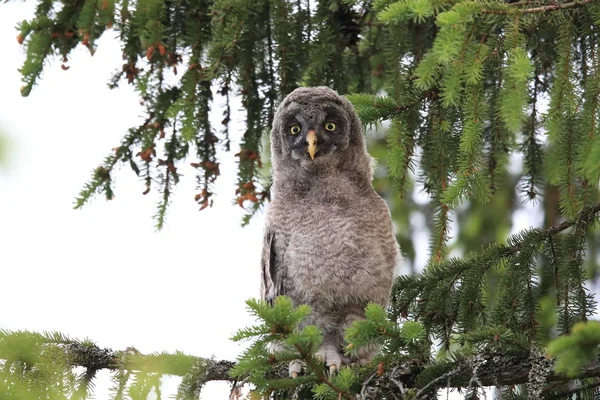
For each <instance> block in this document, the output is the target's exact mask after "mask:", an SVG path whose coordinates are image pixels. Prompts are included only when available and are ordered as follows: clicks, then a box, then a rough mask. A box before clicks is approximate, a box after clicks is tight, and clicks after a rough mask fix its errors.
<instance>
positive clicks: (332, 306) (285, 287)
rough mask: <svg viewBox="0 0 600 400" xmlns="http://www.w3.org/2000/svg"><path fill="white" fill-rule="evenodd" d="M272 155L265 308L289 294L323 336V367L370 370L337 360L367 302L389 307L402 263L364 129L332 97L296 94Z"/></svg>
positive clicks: (276, 130)
mask: <svg viewBox="0 0 600 400" xmlns="http://www.w3.org/2000/svg"><path fill="white" fill-rule="evenodd" d="M327 121H334V122H335V124H336V126H337V129H336V131H335V132H327V131H325V129H324V128H323V126H324V124H325V123H326V122H327ZM290 124H300V125H301V126H302V132H301V133H300V135H298V136H295V135H290V133H289V132H288V129H289V125H290ZM308 130H315V131H316V133H317V136H318V138H319V146H321V147H320V148H321V149H322V151H321V153H319V152H317V154H316V157H315V158H314V160H312V159H311V158H310V157H309V156H308V155H307V154H305V153H304V152H305V150H303V149H302V145H303V143H302V141H303V140H304V139H303V137H302V136H301V135H306V132H307V131H308ZM271 148H272V161H273V163H272V164H273V197H272V202H271V204H270V206H269V209H268V212H267V221H266V227H265V245H264V246H265V249H264V252H263V262H262V265H263V298H265V299H267V300H272V299H273V298H274V297H275V296H278V295H282V294H285V295H287V296H289V297H291V299H292V300H293V302H294V303H295V304H296V305H299V304H308V305H310V306H311V307H312V309H313V313H312V315H311V317H310V318H309V320H308V321H306V323H307V324H315V325H317V326H319V327H320V328H321V329H322V330H323V331H324V342H323V346H322V354H323V355H324V356H323V358H324V361H325V362H326V364H327V365H329V366H331V365H333V366H334V367H339V366H340V365H339V363H340V362H341V360H342V361H344V362H348V361H360V362H365V361H368V360H369V359H370V358H371V357H372V355H373V354H372V353H373V352H370V353H368V354H363V355H362V356H359V358H358V359H357V360H348V359H346V358H345V357H343V356H341V354H340V345H341V344H342V341H343V334H344V330H345V329H346V328H347V327H348V326H349V325H350V324H351V323H352V322H353V321H355V320H357V319H360V318H364V308H365V306H366V305H367V304H368V303H369V302H375V303H378V304H381V305H383V306H387V305H388V302H389V296H390V290H391V286H392V281H393V278H394V273H395V272H396V270H397V266H398V264H399V262H400V261H401V256H400V250H399V247H398V244H397V242H396V239H395V236H394V232H393V227H392V221H391V217H390V212H389V209H388V207H387V205H386V203H385V201H384V200H383V199H382V198H381V197H380V196H379V195H378V194H377V193H376V192H375V190H374V189H373V187H372V184H371V181H372V165H373V161H372V159H371V157H370V156H369V155H368V153H367V150H366V144H365V138H364V133H363V130H362V124H361V123H360V120H359V119H358V117H357V115H356V112H355V111H354V109H353V107H352V105H351V104H350V102H348V101H347V100H346V99H345V98H343V97H341V96H339V95H338V94H337V93H335V92H334V91H333V90H331V89H329V88H324V87H318V88H299V89H296V90H295V91H294V92H292V93H291V94H290V95H288V96H287V97H286V98H285V99H284V100H283V101H282V103H281V105H280V106H279V109H278V110H277V113H276V115H275V122H274V124H273V130H272V132H271ZM336 364H337V365H336ZM291 369H292V368H291Z"/></svg>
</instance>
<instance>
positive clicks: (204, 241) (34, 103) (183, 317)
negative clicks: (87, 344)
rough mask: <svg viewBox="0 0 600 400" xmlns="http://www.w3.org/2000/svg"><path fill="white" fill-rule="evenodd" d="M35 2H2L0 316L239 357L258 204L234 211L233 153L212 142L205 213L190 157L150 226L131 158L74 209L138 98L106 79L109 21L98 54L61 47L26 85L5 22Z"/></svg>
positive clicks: (104, 340)
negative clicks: (105, 191) (161, 218)
mask: <svg viewBox="0 0 600 400" xmlns="http://www.w3.org/2000/svg"><path fill="white" fill-rule="evenodd" d="M34 5H35V4H34V3H32V2H27V3H22V2H19V3H9V4H1V5H0V45H1V48H2V56H1V60H0V131H2V132H4V133H5V134H6V135H7V136H8V137H9V140H10V143H11V145H10V149H9V156H10V157H9V166H8V169H3V170H0V193H1V195H0V226H1V228H0V243H2V250H1V253H0V254H1V257H2V259H1V261H0V262H1V265H2V267H1V270H2V282H3V285H2V289H1V290H0V303H1V304H3V307H2V311H1V312H0V328H4V329H12V330H17V329H29V330H35V331H43V330H45V331H50V330H57V331H61V332H63V333H66V334H69V335H70V336H72V337H75V338H84V337H89V338H90V339H92V340H94V341H96V342H97V344H98V345H99V346H105V347H110V348H113V349H119V350H123V349H125V348H126V347H128V346H135V347H136V348H137V349H138V350H140V351H141V352H143V353H150V352H154V351H174V350H181V351H184V352H187V353H189V354H193V355H197V356H207V357H210V356H211V355H214V356H215V357H216V358H218V359H221V358H223V359H235V357H236V355H237V354H238V353H239V351H240V348H239V347H238V346H237V345H236V344H233V343H232V342H230V341H229V337H230V336H231V334H232V333H233V332H235V331H236V330H237V329H239V328H242V327H245V326H247V325H249V324H250V323H251V322H252V319H251V318H250V317H249V316H248V315H247V313H246V310H245V303H244V301H245V300H246V299H248V298H250V297H258V295H259V291H258V289H259V282H260V280H259V259H260V251H261V244H262V224H263V217H262V215H261V216H259V217H258V218H255V220H254V221H253V222H252V223H251V224H250V226H248V227H246V228H241V227H240V221H241V216H242V210H241V209H240V208H239V207H238V206H237V205H236V206H233V205H231V203H232V199H233V197H234V190H235V187H234V182H235V168H236V166H235V162H234V161H235V160H234V157H233V154H234V152H232V153H229V154H221V155H220V158H221V161H222V163H223V164H222V168H221V173H222V175H221V177H220V179H219V183H218V184H217V187H216V190H217V192H218V196H217V197H216V199H215V206H214V207H213V208H212V209H206V210H203V211H202V212H198V211H197V210H198V206H197V204H196V203H195V202H194V194H195V193H196V191H195V187H194V185H195V182H194V179H193V170H192V169H191V167H189V168H187V169H186V168H185V167H182V169H181V171H184V173H186V172H187V173H186V176H185V177H184V178H183V179H182V182H181V184H180V185H179V187H178V188H177V190H176V195H175V198H174V201H173V203H172V205H171V207H170V211H169V213H168V217H167V225H166V227H165V228H164V229H163V231H161V232H159V233H156V232H155V229H154V221H153V220H152V218H151V217H152V215H153V214H154V212H155V205H156V200H157V197H156V192H151V193H150V194H148V195H147V196H143V195H142V192H143V191H144V184H143V182H141V181H140V180H139V179H138V178H137V177H136V176H135V175H134V174H133V172H131V171H130V170H129V169H128V168H124V169H123V170H122V171H120V172H119V173H118V174H116V191H115V192H116V199H115V200H113V201H110V202H107V201H106V200H105V199H104V198H101V197H99V198H97V199H96V200H95V201H93V202H92V203H91V204H89V205H87V206H86V207H84V208H83V210H73V209H72V206H73V199H74V197H75V196H76V195H77V194H78V192H79V190H80V189H81V188H82V185H83V184H84V183H85V182H86V181H87V180H88V179H89V177H90V173H91V171H92V169H94V168H95V167H96V166H97V165H98V164H99V163H100V162H101V161H102V160H103V159H104V157H105V156H106V155H107V154H108V153H109V152H110V151H111V149H112V148H113V147H115V146H116V145H118V144H119V142H120V140H121V138H122V136H123V135H124V134H125V133H126V131H127V129H128V128H129V127H132V126H135V124H137V123H138V121H139V119H140V116H141V115H142V110H141V107H140V105H139V99H138V98H137V96H136V94H135V93H133V91H132V90H131V88H130V87H128V86H127V85H126V84H125V85H123V87H122V88H121V89H118V90H112V91H111V90H109V89H108V87H107V82H108V79H109V77H110V75H111V73H112V72H114V71H115V70H116V69H117V68H118V67H120V65H121V64H122V59H121V51H120V48H119V43H118V42H117V41H116V40H115V39H114V34H111V33H109V34H105V35H104V36H103V37H102V39H101V40H99V43H98V51H97V52H96V54H95V55H94V56H93V57H92V56H91V55H90V54H89V52H88V51H87V49H85V48H83V46H80V47H79V48H78V49H77V50H76V51H75V53H74V56H73V57H72V59H71V60H70V61H69V65H70V69H69V70H68V71H63V70H62V69H61V68H60V64H61V63H60V62H59V61H58V60H57V62H54V63H52V64H50V65H48V66H47V67H46V69H45V71H44V75H43V79H42V80H41V81H40V84H39V85H38V86H36V87H35V88H34V89H33V91H32V93H31V95H30V96H29V97H27V98H23V97H21V95H20V93H19V88H20V87H21V85H22V83H21V78H20V75H19V73H18V71H17V68H19V67H20V65H21V64H22V62H23V60H24V59H25V56H24V48H23V47H22V46H20V45H19V44H18V43H17V41H16V39H15V37H16V35H17V31H16V30H15V29H14V27H15V26H16V24H17V22H18V21H21V20H23V19H29V18H31V16H32V15H33V8H34ZM237 116H238V118H237V119H238V121H240V120H241V118H242V116H243V115H242V114H241V113H238V114H237ZM215 117H216V118H215V119H216V121H220V119H221V118H220V111H219V112H217V113H216V115H215ZM234 145H237V143H234ZM232 147H233V146H232ZM233 148H235V147H233ZM190 161H193V160H190ZM186 165H187V163H186ZM101 378H102V379H104V380H106V374H103V375H102V377H101ZM215 386H217V387H218V386H219V384H214V385H209V386H208V387H207V388H206V390H205V394H204V396H203V398H205V399H215V398H223V393H224V392H223V386H226V385H225V384H221V388H220V390H219V389H215ZM106 387H107V385H106V384H103V383H102V382H99V385H98V393H97V398H98V399H104V398H107V394H106ZM211 389H212V390H211ZM215 390H216V391H215ZM217 394H219V395H217Z"/></svg>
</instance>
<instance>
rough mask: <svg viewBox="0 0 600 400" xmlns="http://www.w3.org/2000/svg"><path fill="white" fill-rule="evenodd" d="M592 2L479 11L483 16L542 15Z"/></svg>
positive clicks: (584, 1)
mask: <svg viewBox="0 0 600 400" xmlns="http://www.w3.org/2000/svg"><path fill="white" fill-rule="evenodd" d="M592 1H594V0H583V1H573V2H571V3H556V4H551V5H547V6H540V7H532V8H524V9H518V8H515V9H514V10H489V9H483V10H481V12H482V13H484V14H513V13H515V14H518V13H522V14H535V13H542V12H548V11H556V10H565V9H567V8H575V7H582V6H584V5H586V4H588V3H591V2H592ZM521 4H523V3H520V4H519V3H515V4H514V5H521Z"/></svg>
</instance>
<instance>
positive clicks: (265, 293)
mask: <svg viewBox="0 0 600 400" xmlns="http://www.w3.org/2000/svg"><path fill="white" fill-rule="evenodd" d="M276 240H277V239H276V232H275V230H274V229H273V228H272V227H268V226H267V228H266V229H265V238H264V242H263V252H262V260H261V269H262V285H261V286H262V298H263V300H266V301H267V302H268V303H269V304H271V305H273V301H274V300H275V297H277V296H282V295H284V294H285V289H284V287H285V286H284V280H285V277H284V272H285V271H284V269H283V268H282V266H281V265H280V261H279V260H280V259H281V258H280V257H278V251H282V249H281V247H278V244H279V243H276Z"/></svg>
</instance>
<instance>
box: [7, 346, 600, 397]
mask: <svg viewBox="0 0 600 400" xmlns="http://www.w3.org/2000/svg"><path fill="white" fill-rule="evenodd" d="M66 350H67V352H68V353H69V354H70V355H71V357H72V360H73V362H72V363H73V366H78V367H84V368H86V369H88V370H93V371H97V370H100V369H110V370H116V369H118V368H124V369H127V370H143V371H145V372H158V373H164V374H169V375H177V376H184V375H186V374H188V373H189V371H190V369H191V367H192V365H195V366H196V367H197V366H198V365H201V366H202V368H201V369H202V371H201V373H200V374H197V375H198V377H199V379H200V380H201V381H200V382H198V385H199V386H202V385H204V384H205V383H206V382H209V381H230V382H235V381H236V379H235V378H232V377H231V376H229V371H230V370H231V368H233V367H234V366H235V363H234V362H232V361H226V360H221V361H217V360H212V359H203V358H198V357H192V356H183V355H142V354H138V353H136V352H135V350H133V351H132V350H131V349H128V350H127V351H125V352H115V351H113V350H111V349H103V348H99V347H97V346H84V345H81V344H70V345H68V346H67V347H66ZM1 356H2V355H1V354H0V358H2V357H1ZM174 357H180V360H179V361H180V362H179V363H178V364H176V363H173V362H172V361H173V360H172V358H174ZM167 361H171V362H167ZM473 363H474V362H473V360H472V359H467V360H461V361H457V362H455V363H454V364H453V365H452V366H451V368H449V371H450V372H448V373H447V374H445V375H444V376H443V379H438V380H436V381H434V382H431V383H430V384H429V386H428V388H427V391H430V390H436V389H439V388H445V387H447V386H448V385H449V386H450V387H451V388H464V387H468V386H469V383H470V382H472V378H473V367H472V366H473ZM386 368H387V370H386V371H385V372H384V373H383V375H381V376H377V374H376V373H374V374H373V375H369V379H368V380H367V382H365V384H364V386H363V389H362V393H363V396H364V397H365V398H369V397H368V394H367V393H369V392H371V393H374V392H380V391H394V392H396V393H400V386H399V385H402V388H403V389H410V388H414V387H415V379H416V377H417V376H418V375H419V374H420V373H421V372H422V371H423V370H424V368H423V367H422V366H419V365H415V364H411V363H404V364H399V365H390V366H386ZM530 369H531V361H530V359H529V354H528V353H522V354H516V355H514V354H513V355H489V356H486V357H485V358H484V360H483V361H482V362H479V366H478V371H479V374H478V377H477V379H478V382H479V383H480V385H481V386H511V385H518V384H523V383H527V381H528V379H529V378H528V377H529V370H530ZM195 375H196V374H195ZM279 375H281V376H278V377H279V378H287V369H285V368H282V369H280V370H279ZM591 377H600V363H598V361H596V362H594V363H592V364H590V365H588V366H587V367H586V368H584V369H583V370H582V371H581V373H580V374H579V375H577V376H576V377H566V376H564V375H558V374H555V373H552V374H550V376H548V382H552V381H566V380H572V379H583V378H591ZM419 389H421V388H419Z"/></svg>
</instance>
